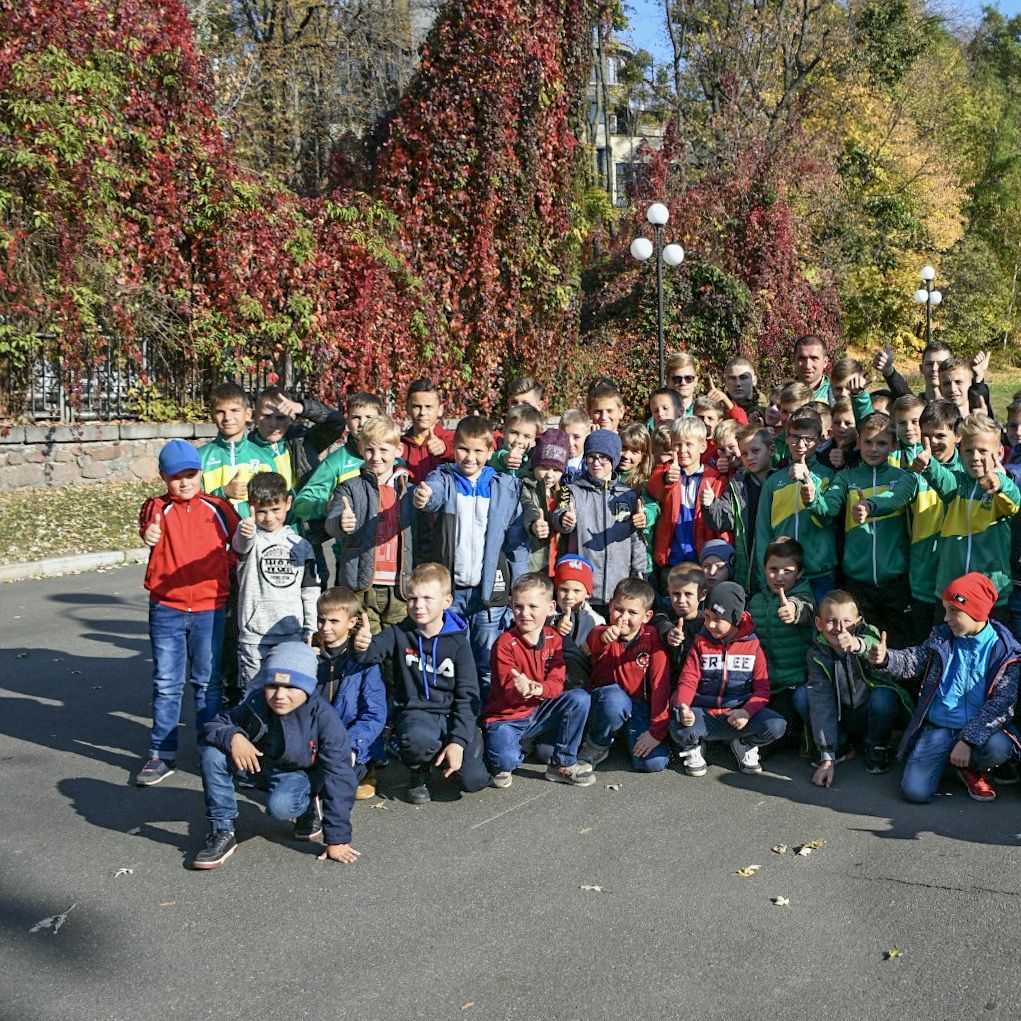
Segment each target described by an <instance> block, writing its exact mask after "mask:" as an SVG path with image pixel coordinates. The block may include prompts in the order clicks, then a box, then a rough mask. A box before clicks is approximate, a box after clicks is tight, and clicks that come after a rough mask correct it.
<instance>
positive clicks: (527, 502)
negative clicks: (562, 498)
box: [521, 429, 571, 575]
mask: <svg viewBox="0 0 1021 1021" xmlns="http://www.w3.org/2000/svg"><path fill="white" fill-rule="evenodd" d="M570 453H571V441H570V440H569V439H568V437H567V433H565V432H561V431H560V430H559V429H547V430H546V431H545V432H544V433H542V434H541V435H540V436H539V438H538V439H537V440H536V443H535V446H534V447H533V448H532V453H531V455H530V457H529V461H528V463H529V467H530V473H529V475H528V477H526V478H525V479H523V480H522V484H521V513H522V523H523V524H524V526H525V531H526V532H527V533H528V547H529V558H528V569H529V570H530V571H543V572H545V573H546V574H547V575H552V574H553V566H554V564H555V563H556V559H557V538H558V536H557V533H556V532H555V531H553V526H552V524H551V522H552V517H553V512H554V511H555V510H556V509H557V493H558V492H559V487H560V480H561V479H562V478H563V477H564V472H565V471H566V470H567V459H568V457H569V456H570Z"/></svg>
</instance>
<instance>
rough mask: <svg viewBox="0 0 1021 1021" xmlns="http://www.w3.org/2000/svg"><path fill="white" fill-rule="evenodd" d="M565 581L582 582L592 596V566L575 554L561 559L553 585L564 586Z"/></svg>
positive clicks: (558, 561)
mask: <svg viewBox="0 0 1021 1021" xmlns="http://www.w3.org/2000/svg"><path fill="white" fill-rule="evenodd" d="M565 581H580V582H581V583H582V585H584V586H585V591H586V592H587V593H588V594H589V595H592V565H591V564H590V563H589V562H588V561H587V560H586V559H585V558H584V557H579V556H578V555H577V554H575V553H569V554H567V555H566V556H563V557H560V559H559V560H557V566H556V573H555V574H554V575H553V584H554V585H562V584H563V583H564V582H565Z"/></svg>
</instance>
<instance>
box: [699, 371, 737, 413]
mask: <svg viewBox="0 0 1021 1021" xmlns="http://www.w3.org/2000/svg"><path fill="white" fill-rule="evenodd" d="M706 397H708V398H709V400H711V401H713V402H715V403H716V404H722V405H723V406H724V408H726V409H727V410H728V411H729V410H730V408H732V407H733V406H734V402H733V401H732V400H731V399H730V398H729V397H728V396H727V394H726V393H725V392H724V391H723V390H721V389H720V388H719V387H718V386H717V385H716V380H715V379H713V377H712V376H710V377H709V392H708V393H707V394H706Z"/></svg>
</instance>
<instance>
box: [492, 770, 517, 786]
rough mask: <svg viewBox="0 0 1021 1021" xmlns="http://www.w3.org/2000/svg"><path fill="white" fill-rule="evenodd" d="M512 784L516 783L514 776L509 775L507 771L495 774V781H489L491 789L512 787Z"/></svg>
mask: <svg viewBox="0 0 1021 1021" xmlns="http://www.w3.org/2000/svg"><path fill="white" fill-rule="evenodd" d="M512 783H514V774H513V773H508V772H507V771H506V770H503V771H502V772H500V773H494V774H493V779H492V780H490V781H489V785H490V786H491V787H510V785H511V784H512Z"/></svg>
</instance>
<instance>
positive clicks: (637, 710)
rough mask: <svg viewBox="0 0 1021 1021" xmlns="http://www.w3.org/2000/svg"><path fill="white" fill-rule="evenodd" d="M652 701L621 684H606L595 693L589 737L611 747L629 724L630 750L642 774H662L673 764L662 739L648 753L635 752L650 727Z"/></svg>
mask: <svg viewBox="0 0 1021 1021" xmlns="http://www.w3.org/2000/svg"><path fill="white" fill-rule="evenodd" d="M650 716H651V711H650V709H649V703H648V702H646V701H645V700H644V699H641V698H632V697H631V696H630V695H629V694H628V693H627V692H626V691H625V690H624V689H623V688H622V687H620V685H619V684H605V685H603V687H601V688H596V689H595V690H594V691H593V692H592V708H591V709H590V710H589V719H588V739H589V741H591V742H592V744H594V745H599V746H600V747H601V748H609V747H610V745H611V744H613V738H614V736H615V735H616V733H617V731H618V730H620V729H621V728H622V727H627V730H626V731H625V737H626V738H627V750H628V754H629V755H630V756H631V768H632V769H634V770H636V771H637V772H639V773H658V772H660V771H661V770H664V769H666V767H667V766H668V765H670V747H669V746H668V745H667V743H666V742H665V741H662V742H660V743H659V744H658V745H656V747H655V748H653V749H652V751H651V752H649V754H648V755H645V756H642V755H635V741H637V740H638V738H639V737H641V736H642V734H644V733H645V731H647V730H648V729H649V718H650Z"/></svg>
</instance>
